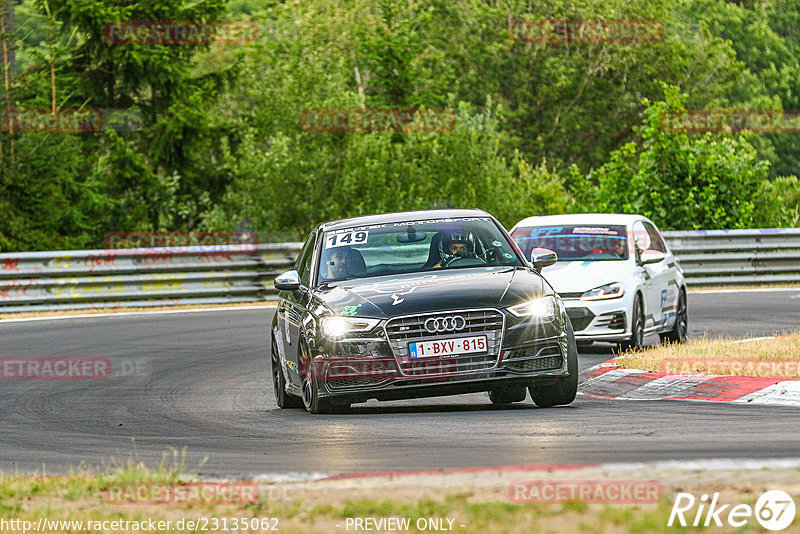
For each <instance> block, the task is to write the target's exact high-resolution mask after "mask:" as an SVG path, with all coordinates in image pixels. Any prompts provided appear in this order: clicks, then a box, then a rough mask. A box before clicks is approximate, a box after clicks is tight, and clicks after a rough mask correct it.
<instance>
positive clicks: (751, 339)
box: [731, 336, 775, 343]
mask: <svg viewBox="0 0 800 534" xmlns="http://www.w3.org/2000/svg"><path fill="white" fill-rule="evenodd" d="M762 339H775V336H764V337H751V338H749V339H737V340H736V341H731V343H748V342H750V341H761V340H762Z"/></svg>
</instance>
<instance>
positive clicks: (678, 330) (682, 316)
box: [661, 289, 689, 343]
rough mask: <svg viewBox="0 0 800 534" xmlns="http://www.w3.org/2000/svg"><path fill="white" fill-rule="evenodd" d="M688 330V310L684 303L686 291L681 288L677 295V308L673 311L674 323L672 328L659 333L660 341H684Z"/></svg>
mask: <svg viewBox="0 0 800 534" xmlns="http://www.w3.org/2000/svg"><path fill="white" fill-rule="evenodd" d="M688 330H689V310H688V306H687V303H686V291H685V290H683V289H681V291H680V294H679V296H678V309H677V311H676V313H675V324H674V325H673V326H672V330H670V331H669V332H667V333H665V334H661V342H662V343H664V342H667V343H685V342H686V332H688Z"/></svg>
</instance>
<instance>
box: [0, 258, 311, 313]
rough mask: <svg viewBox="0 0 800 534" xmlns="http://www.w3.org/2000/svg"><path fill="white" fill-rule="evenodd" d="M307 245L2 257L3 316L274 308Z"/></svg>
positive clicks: (0, 295)
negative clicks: (280, 285)
mask: <svg viewBox="0 0 800 534" xmlns="http://www.w3.org/2000/svg"><path fill="white" fill-rule="evenodd" d="M301 246H302V243H278V244H263V245H226V246H198V247H169V248H146V249H145V248H138V249H105V250H68V251H59V252H26V253H11V254H0V312H22V311H38V310H41V311H48V310H55V309H61V310H63V309H87V308H113V307H123V306H124V307H148V306H172V305H176V304H215V303H231V302H251V301H259V300H262V301H263V300H270V296H274V295H275V294H276V293H277V291H276V290H275V289H274V288H273V287H272V280H273V279H274V278H275V276H276V275H278V274H280V273H281V272H283V271H285V270H286V269H288V268H289V267H290V266H291V265H292V264H293V263H294V258H295V257H296V256H297V254H298V253H299V252H300V247H301Z"/></svg>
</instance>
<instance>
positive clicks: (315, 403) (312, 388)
mask: <svg viewBox="0 0 800 534" xmlns="http://www.w3.org/2000/svg"><path fill="white" fill-rule="evenodd" d="M300 350H301V351H302V354H301V357H300V362H301V365H302V366H303V373H302V375H303V406H304V407H305V409H306V411H307V412H308V413H314V414H319V413H333V412H334V404H333V403H332V402H331V400H330V399H327V398H322V397H320V396H319V384H320V378H319V376H317V373H318V369H317V366H316V365H314V362H313V360H311V358H310V356H309V355H308V352H307V350H306V349H305V346H304V345H300Z"/></svg>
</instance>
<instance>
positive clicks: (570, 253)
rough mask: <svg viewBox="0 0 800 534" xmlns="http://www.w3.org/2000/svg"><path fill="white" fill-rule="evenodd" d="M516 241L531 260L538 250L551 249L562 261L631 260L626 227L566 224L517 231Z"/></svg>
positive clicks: (515, 233)
mask: <svg viewBox="0 0 800 534" xmlns="http://www.w3.org/2000/svg"><path fill="white" fill-rule="evenodd" d="M512 237H513V238H514V240H515V241H516V242H517V244H518V245H519V246H520V248H521V249H522V252H523V253H524V254H525V257H530V255H531V251H533V249H534V248H537V247H539V248H547V249H550V250H554V251H555V252H556V254H558V259H559V261H609V260H610V261H613V260H626V259H628V246H627V245H628V233H627V231H626V228H625V227H624V226H622V225H596V224H588V225H587V224H583V225H577V224H563V225H559V226H535V227H528V228H516V229H515V230H514V232H513V234H512Z"/></svg>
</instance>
